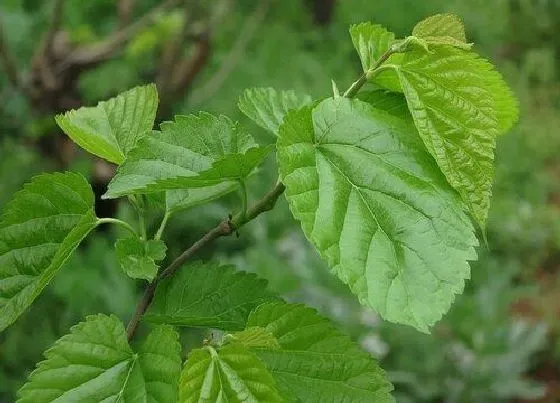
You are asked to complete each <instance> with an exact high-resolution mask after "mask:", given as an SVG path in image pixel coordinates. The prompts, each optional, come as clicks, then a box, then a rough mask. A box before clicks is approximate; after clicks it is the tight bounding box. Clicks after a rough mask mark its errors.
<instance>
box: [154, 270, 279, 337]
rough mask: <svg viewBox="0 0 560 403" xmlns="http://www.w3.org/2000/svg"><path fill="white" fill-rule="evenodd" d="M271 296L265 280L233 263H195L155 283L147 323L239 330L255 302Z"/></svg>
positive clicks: (256, 303) (255, 304)
mask: <svg viewBox="0 0 560 403" xmlns="http://www.w3.org/2000/svg"><path fill="white" fill-rule="evenodd" d="M271 299H275V297H274V295H273V294H272V293H270V292H269V291H268V290H267V288H266V281H265V280H261V279H258V278H257V277H256V276H255V275H254V274H249V273H245V272H240V271H236V269H235V267H233V266H219V265H218V264H215V263H201V262H195V263H192V264H190V265H187V266H185V267H182V268H181V269H180V270H179V271H178V272H177V273H176V274H175V275H174V276H173V277H171V278H166V279H164V280H163V281H162V282H160V284H159V285H158V288H157V290H156V294H155V296H154V301H153V302H152V304H151V306H150V308H149V309H148V311H147V312H146V314H145V315H144V319H145V320H147V321H150V322H157V323H170V324H174V325H178V326H195V327H211V328H217V329H223V330H241V329H243V328H244V327H245V323H246V321H247V317H248V316H249V313H250V312H251V310H252V309H253V308H255V307H256V306H257V305H259V304H261V303H263V302H265V301H269V300H271Z"/></svg>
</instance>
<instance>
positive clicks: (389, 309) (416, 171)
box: [277, 98, 478, 332]
mask: <svg viewBox="0 0 560 403" xmlns="http://www.w3.org/2000/svg"><path fill="white" fill-rule="evenodd" d="M277 148H278V164H279V170H280V176H281V179H282V182H283V183H284V184H285V185H286V198H287V200H288V202H289V205H290V209H291V211H292V213H293V215H294V217H295V218H297V219H298V220H300V221H301V225H302V228H303V231H304V233H305V235H306V236H307V238H308V239H309V240H310V241H311V243H313V245H314V246H315V247H316V248H317V249H318V251H319V253H320V254H321V256H322V257H323V258H324V259H325V260H326V261H327V263H328V265H329V266H330V267H331V269H332V271H333V272H334V273H335V274H336V275H337V276H338V277H340V279H342V281H344V282H345V283H347V284H348V285H349V286H350V288H351V290H352V291H353V292H354V293H355V294H356V295H357V296H358V297H359V299H360V301H361V303H362V304H365V305H368V306H371V307H372V308H374V309H375V310H377V311H378V312H379V313H380V314H381V316H383V317H384V318H385V319H387V320H389V321H392V322H398V323H403V324H408V325H411V326H414V327H416V328H417V329H419V330H421V331H424V332H427V331H428V329H429V327H430V326H432V325H433V324H434V323H435V322H436V321H437V320H439V319H440V318H441V316H442V314H443V313H445V312H446V311H447V310H448V309H449V307H450V305H451V303H452V301H453V299H454V296H455V294H456V293H460V292H462V290H463V287H464V280H465V279H466V278H468V277H469V265H468V263H467V260H471V259H474V258H476V254H475V252H474V249H473V246H475V245H477V244H478V242H477V240H476V237H475V236H474V230H473V227H472V224H471V222H470V220H469V218H468V217H467V215H466V214H465V212H464V205H463V203H462V202H461V199H460V198H459V197H458V195H457V194H456V192H455V191H454V190H453V189H452V188H451V187H450V186H449V184H448V183H447V182H446V180H445V178H444V176H443V175H442V174H441V172H440V170H439V169H438V167H437V166H436V164H435V163H434V161H433V159H432V158H431V157H430V155H429V154H428V153H427V152H425V150H424V147H423V145H422V143H421V141H420V139H419V138H418V135H417V134H416V133H415V131H414V128H412V127H411V126H410V125H407V124H405V123H404V122H403V121H402V120H401V119H398V118H396V117H393V116H391V115H389V114H388V113H387V112H384V111H381V110H377V109H374V108H373V107H371V106H370V105H368V104H366V103H364V102H362V101H359V100H349V99H346V98H337V99H328V100H325V101H323V102H322V103H320V104H319V105H318V106H317V107H316V108H315V109H313V110H311V109H310V108H304V109H301V110H299V111H297V112H292V113H290V114H289V115H288V116H287V117H286V120H285V122H284V124H283V125H282V126H281V127H280V132H279V137H278V144H277Z"/></svg>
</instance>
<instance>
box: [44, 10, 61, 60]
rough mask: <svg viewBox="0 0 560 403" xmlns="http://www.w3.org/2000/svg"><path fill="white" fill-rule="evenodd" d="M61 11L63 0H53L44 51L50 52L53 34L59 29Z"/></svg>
mask: <svg viewBox="0 0 560 403" xmlns="http://www.w3.org/2000/svg"><path fill="white" fill-rule="evenodd" d="M63 12H64V0H55V3H54V6H53V11H52V15H51V24H50V26H49V30H48V31H47V33H46V35H45V42H44V49H45V51H46V52H50V48H51V46H52V43H53V41H54V36H55V35H56V33H57V32H58V30H59V29H60V24H61V23H62V14H63Z"/></svg>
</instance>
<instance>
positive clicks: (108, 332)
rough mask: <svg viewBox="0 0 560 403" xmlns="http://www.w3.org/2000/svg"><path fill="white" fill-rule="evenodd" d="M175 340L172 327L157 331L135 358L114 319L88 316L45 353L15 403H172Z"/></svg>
mask: <svg viewBox="0 0 560 403" xmlns="http://www.w3.org/2000/svg"><path fill="white" fill-rule="evenodd" d="M178 340H179V335H178V334H177V332H175V330H173V328H172V327H171V326H159V327H157V328H156V329H155V330H153V331H152V332H151V333H150V334H149V335H148V337H147V338H146V340H145V341H144V343H143V344H142V345H141V346H140V348H139V350H138V352H137V353H134V352H133V351H132V349H131V348H130V346H129V345H128V342H127V339H126V332H125V329H124V326H123V325H122V323H121V321H120V320H119V319H118V318H116V317H115V316H105V315H101V314H99V315H93V316H88V317H87V318H86V320H85V322H81V323H79V324H78V325H76V326H74V327H73V328H72V329H71V330H70V333H69V334H67V335H66V336H64V337H62V338H61V339H59V340H58V341H56V343H55V344H54V346H53V347H52V348H51V349H49V350H47V352H45V360H44V361H42V362H40V363H39V364H38V365H37V368H36V369H35V371H33V372H32V373H31V375H30V376H29V380H28V382H27V383H26V384H25V385H24V386H23V387H22V388H21V389H20V391H19V392H18V396H19V400H18V402H20V403H26V402H29V403H42V402H53V401H61V402H62V401H65V402H90V401H92V402H101V401H131V402H133V401H134V402H136V401H141V402H146V401H165V402H172V401H176V399H177V392H178V390H177V384H178V381H179V374H180V371H181V356H180V345H179V341H178Z"/></svg>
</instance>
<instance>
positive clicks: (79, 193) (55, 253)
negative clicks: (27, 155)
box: [0, 173, 97, 331]
mask: <svg viewBox="0 0 560 403" xmlns="http://www.w3.org/2000/svg"><path fill="white" fill-rule="evenodd" d="M96 221H97V219H96V217H95V214H94V212H93V192H92V191H91V187H90V186H89V183H88V182H87V181H86V180H85V179H84V177H83V176H81V175H78V174H73V173H55V174H43V175H39V176H36V177H34V178H33V179H32V180H31V182H30V183H28V184H26V185H25V186H24V189H23V190H21V191H20V192H18V193H16V195H15V196H14V199H13V200H12V201H11V202H10V203H9V204H8V205H7V206H6V209H5V213H4V215H3V217H2V220H1V222H0V331H1V330H4V329H5V328H6V327H8V326H9V325H11V324H12V323H13V322H14V321H15V320H16V319H17V317H18V316H19V315H21V314H22V313H23V312H24V311H25V309H27V307H28V306H29V305H31V303H32V302H33V301H34V300H35V298H37V296H38V295H39V294H40V293H41V291H42V290H43V288H45V287H46V286H47V284H48V283H49V282H50V281H51V279H52V278H53V277H54V275H55V274H56V273H57V271H58V269H60V267H61V266H62V265H63V264H64V262H66V260H67V259H68V257H69V256H70V255H71V254H72V252H73V251H74V249H76V247H77V246H78V244H79V243H80V242H81V241H82V239H84V238H85V236H86V235H87V234H88V233H89V231H91V230H92V229H93V228H94V227H95V225H96Z"/></svg>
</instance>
